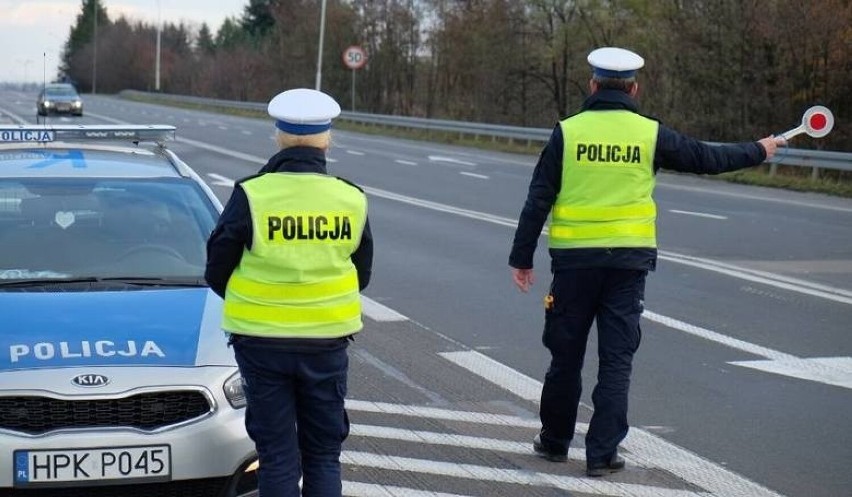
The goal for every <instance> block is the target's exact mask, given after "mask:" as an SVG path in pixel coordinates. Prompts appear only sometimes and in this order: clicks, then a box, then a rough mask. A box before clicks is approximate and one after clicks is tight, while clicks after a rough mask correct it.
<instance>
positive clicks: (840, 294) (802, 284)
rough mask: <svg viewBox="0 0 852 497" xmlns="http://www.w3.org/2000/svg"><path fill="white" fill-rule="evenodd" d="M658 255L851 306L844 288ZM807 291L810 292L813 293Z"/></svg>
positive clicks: (709, 261)
mask: <svg viewBox="0 0 852 497" xmlns="http://www.w3.org/2000/svg"><path fill="white" fill-rule="evenodd" d="M658 255H659V257H660V259H663V260H667V261H671V262H676V263H678V264H683V265H686V266H693V267H697V268H700V269H704V270H707V271H714V272H717V273H721V274H726V275H728V276H733V277H735V278H739V279H744V280H748V281H754V282H757V283H764V284H766V285H771V286H775V287H777V288H783V289H785V290H791V291H794V292H800V293H807V294H809V295H814V296H817V297H822V298H827V299H829V300H835V301H837V302H842V303H844V304H852V291H850V290H846V289H845V288H838V287H833V286H829V285H823V284H820V283H814V282H811V281H806V280H802V279H799V278H793V277H791V276H784V275H781V274H776V273H770V272H767V271H760V270H758V269H749V268H745V267H742V266H737V265H734V264H728V263H726V262H721V261H714V260H712V259H704V258H701V257H693V256H691V255H685V254H678V253H675V252H668V251H665V250H661V251H659V254H658ZM807 290H812V291H813V292H811V291H807ZM844 297H848V298H844Z"/></svg>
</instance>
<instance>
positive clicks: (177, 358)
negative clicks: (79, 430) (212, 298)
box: [0, 288, 208, 371]
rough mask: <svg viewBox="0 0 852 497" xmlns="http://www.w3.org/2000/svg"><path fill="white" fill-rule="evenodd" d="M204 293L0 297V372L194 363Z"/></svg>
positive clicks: (13, 294) (6, 294)
mask: <svg viewBox="0 0 852 497" xmlns="http://www.w3.org/2000/svg"><path fill="white" fill-rule="evenodd" d="M207 293H208V290H207V289H206V288H190V289H157V290H134V291H123V292H99V291H95V292H3V293H0V316H3V320H2V323H0V371H3V370H13V369H30V368H54V367H71V366H192V365H195V360H196V354H197V351H198V341H199V332H200V328H201V320H202V317H203V314H204V305H205V300H206V298H207Z"/></svg>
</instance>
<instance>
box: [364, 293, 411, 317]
mask: <svg viewBox="0 0 852 497" xmlns="http://www.w3.org/2000/svg"><path fill="white" fill-rule="evenodd" d="M361 312H363V313H364V314H365V315H367V316H368V317H369V318H370V319H372V320H373V321H381V322H393V321H408V318H407V317H405V316H403V315H402V314H400V313H398V312H396V311H395V310H393V309H391V308H390V307H387V306H385V305H382V304H380V303H378V302H376V301H375V300H373V299H371V298H369V297H365V296H363V295H362V296H361Z"/></svg>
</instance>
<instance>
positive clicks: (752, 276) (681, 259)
mask: <svg viewBox="0 0 852 497" xmlns="http://www.w3.org/2000/svg"><path fill="white" fill-rule="evenodd" d="M89 115H90V116H92V117H96V118H99V119H103V120H106V121H111V122H114V123H116V124H128V123H126V122H124V121H119V120H116V119H112V118H109V117H106V116H99V115H97V114H92V113H89ZM177 141H179V142H182V143H186V144H188V145H192V146H194V147H198V148H202V149H206V150H210V151H212V152H216V153H220V154H222V155H226V156H230V157H234V158H236V159H241V160H245V161H247V162H251V163H253V164H265V163H266V159H264V158H262V157H258V156H255V155H249V154H244V153H242V152H235V151H232V150H227V149H225V148H222V147H217V146H215V145H210V144H208V143H204V142H199V141H196V140H190V139H188V138H177ZM326 160H327V161H328V162H331V163H333V162H336V160H335V159H326ZM362 188H363V190H364V191H365V192H367V193H369V194H371V195H375V196H377V197H382V198H386V199H388V200H395V201H398V202H403V203H407V204H410V205H415V206H418V207H424V208H427V209H431V210H435V211H441V212H446V213H449V214H455V215H459V216H462V217H468V218H471V219H478V220H480V221H485V222H489V223H493V224H499V225H502V226H509V227H512V228H517V226H518V223H517V221H515V220H514V219H509V218H505V217H502V216H495V215H493V214H486V213H484V212H479V211H473V210H468V209H460V208H458V207H453V206H450V205H446V204H441V203H438V202H431V201H428V200H421V199H417V198H414V197H409V196H406V195H400V194H397V193H392V192H389V191H386V190H381V189H379V188H372V187H368V186H362ZM546 233H547V230H546V229H545V230H544V231H543V232H542V234H546ZM659 258H660V259H663V260H668V261H670V262H676V263H678V264H685V265H688V266H693V267H697V268H700V269H704V270H707V271H713V272H717V273H721V274H726V275H728V276H733V277H735V278H739V279H745V280H749V281H753V282H756V283H763V284H765V285H769V286H774V287H776V288H783V289H785V290H790V291H793V292H798V293H803V294H807V295H811V296H813V297H819V298H824V299H828V300H834V301H836V302H841V303H844V304H852V291H850V290H846V289H843V288H838V287H832V286H828V285H821V284H818V283H812V282H808V281H805V280H800V279H797V278H790V277H788V276H783V275H780V274H775V273H769V272H765V271H757V270H753V269H748V268H743V267H740V266H735V265H733V264H727V263H723V262H719V261H714V260H711V259H702V258H698V257H692V256H687V255H682V254H677V253H674V252H667V251H659ZM844 297H849V298H844Z"/></svg>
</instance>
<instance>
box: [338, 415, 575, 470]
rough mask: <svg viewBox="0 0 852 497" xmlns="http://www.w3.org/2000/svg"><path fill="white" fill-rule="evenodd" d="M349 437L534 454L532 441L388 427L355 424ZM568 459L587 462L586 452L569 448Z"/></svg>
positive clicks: (351, 427)
mask: <svg viewBox="0 0 852 497" xmlns="http://www.w3.org/2000/svg"><path fill="white" fill-rule="evenodd" d="M349 430H350V431H349V435H350V436H356V437H368V438H381V439H384V440H396V441H399V442H418V443H427V444H429V445H443V446H448V447H461V448H464V449H474V450H488V451H495V452H506V453H509V454H531V453H532V444H531V442H515V441H514V440H500V439H497V438H485V437H471V436H467V435H457V434H455V433H440V432H434V431H422V430H407V429H404V428H389V427H387V426H376V425H361V424H353V425H351V426H350V428H349ZM568 458H569V459H573V460H576V461H583V460H585V450H584V449H579V448H576V447H571V448H569V449H568Z"/></svg>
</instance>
